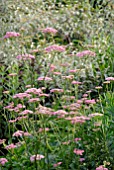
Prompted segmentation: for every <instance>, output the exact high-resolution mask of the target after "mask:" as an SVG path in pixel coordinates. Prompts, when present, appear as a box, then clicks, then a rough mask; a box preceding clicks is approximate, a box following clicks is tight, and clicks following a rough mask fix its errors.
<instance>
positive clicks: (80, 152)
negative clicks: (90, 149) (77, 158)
mask: <svg viewBox="0 0 114 170" xmlns="http://www.w3.org/2000/svg"><path fill="white" fill-rule="evenodd" d="M73 152H74V153H75V154H76V155H82V154H83V152H84V150H80V149H74V151H73Z"/></svg>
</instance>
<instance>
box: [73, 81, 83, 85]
mask: <svg viewBox="0 0 114 170" xmlns="http://www.w3.org/2000/svg"><path fill="white" fill-rule="evenodd" d="M72 84H82V83H81V82H79V81H72Z"/></svg>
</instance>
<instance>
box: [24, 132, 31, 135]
mask: <svg viewBox="0 0 114 170" xmlns="http://www.w3.org/2000/svg"><path fill="white" fill-rule="evenodd" d="M23 135H24V136H31V134H30V133H29V132H24V134H23Z"/></svg>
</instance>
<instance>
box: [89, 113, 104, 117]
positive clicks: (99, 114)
mask: <svg viewBox="0 0 114 170" xmlns="http://www.w3.org/2000/svg"><path fill="white" fill-rule="evenodd" d="M88 116H89V117H95V116H103V114H101V113H92V114H89V115H88Z"/></svg>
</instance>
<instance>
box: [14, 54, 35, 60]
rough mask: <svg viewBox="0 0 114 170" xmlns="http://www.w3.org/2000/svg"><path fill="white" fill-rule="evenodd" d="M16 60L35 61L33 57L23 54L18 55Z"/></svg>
mask: <svg viewBox="0 0 114 170" xmlns="http://www.w3.org/2000/svg"><path fill="white" fill-rule="evenodd" d="M16 58H17V59H18V60H30V59H35V56H33V55H31V54H23V55H18V56H17V57H16Z"/></svg>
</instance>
